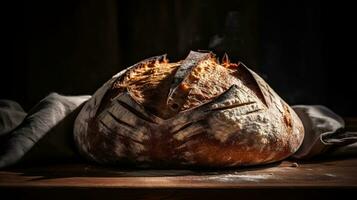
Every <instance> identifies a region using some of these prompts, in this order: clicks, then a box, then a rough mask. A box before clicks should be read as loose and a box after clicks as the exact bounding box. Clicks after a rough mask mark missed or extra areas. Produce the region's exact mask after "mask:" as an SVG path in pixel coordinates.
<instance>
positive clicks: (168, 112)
mask: <svg viewBox="0 0 357 200" xmlns="http://www.w3.org/2000/svg"><path fill="white" fill-rule="evenodd" d="M303 135H304V132H303V127H302V124H301V121H300V119H299V118H298V117H297V115H296V114H295V113H294V111H293V110H292V109H291V108H290V107H289V105H288V104H286V103H285V102H284V101H283V100H282V99H281V98H280V97H279V96H278V95H277V94H276V93H275V92H274V91H273V90H272V89H271V88H270V87H269V86H268V84H267V83H265V81H264V80H263V79H261V78H260V77H259V76H258V75H257V74H255V73H254V72H252V71H251V70H249V69H248V68H247V67H246V66H244V65H243V64H241V63H240V64H239V63H238V64H234V63H230V62H229V60H228V58H227V57H225V58H224V59H223V63H222V64H219V63H218V62H217V59H216V58H215V57H214V56H213V54H212V53H199V52H191V53H190V54H189V56H188V57H187V58H186V59H185V60H183V61H180V62H177V63H169V62H168V61H167V60H166V59H165V57H155V58H151V59H148V60H145V61H142V62H140V63H138V64H136V65H134V66H133V67H131V68H129V69H128V70H126V71H125V72H122V73H120V74H119V75H118V76H116V77H114V78H113V79H111V80H110V81H108V82H107V83H106V84H105V85H104V86H103V87H102V88H100V89H99V90H98V91H97V92H96V94H94V96H93V98H92V99H91V100H90V101H88V102H87V104H86V105H85V106H84V107H83V109H82V111H81V113H80V114H79V116H78V117H77V120H76V124H75V139H76V143H77V146H78V147H79V150H80V152H81V153H82V154H83V155H85V156H86V157H88V158H89V159H91V160H94V161H97V162H100V163H109V164H116V163H134V164H135V165H138V166H143V165H145V166H147V165H148V166H170V167H179V166H187V165H189V166H207V167H233V166H242V165H256V164H264V163H270V162H274V161H278V160H281V159H284V158H286V157H288V156H289V155H291V154H292V153H294V152H295V151H296V150H297V149H298V147H299V146H300V144H301V142H302V139H303Z"/></svg>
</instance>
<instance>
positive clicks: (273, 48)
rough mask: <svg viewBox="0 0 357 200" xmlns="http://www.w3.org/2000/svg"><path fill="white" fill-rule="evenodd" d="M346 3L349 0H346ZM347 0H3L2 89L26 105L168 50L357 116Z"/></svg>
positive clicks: (76, 90) (294, 100)
mask: <svg viewBox="0 0 357 200" xmlns="http://www.w3.org/2000/svg"><path fill="white" fill-rule="evenodd" d="M346 2H347V1H346ZM346 2H343V1H331V2H328V1H298V0H292V1H258V0H249V1H248V0H235V1H233V0H232V1H227V0H219V1H209V0H201V1H173V0H159V1H144V0H141V1H140V0H132V1H125V2H124V1H113V0H107V1H93V0H83V1H80V0H73V1H58V0H54V1H16V2H11V3H1V10H2V12H1V14H2V15H3V16H2V17H1V19H2V21H3V22H2V25H1V27H2V33H3V34H4V35H3V36H2V37H1V38H2V39H1V41H2V42H1V46H2V49H3V52H4V53H2V56H3V58H2V61H1V71H0V98H7V99H13V100H16V101H18V102H19V103H20V104H21V105H23V106H24V107H25V109H29V108H31V107H32V106H33V105H34V104H35V103H36V102H38V101H39V100H40V99H42V98H43V97H44V96H46V95H47V94H49V93H50V92H52V91H55V92H58V93H61V94H66V95H80V94H93V92H94V91H95V90H96V89H97V88H98V87H100V86H101V85H102V84H103V83H104V82H105V81H106V80H108V79H109V78H110V77H111V76H112V75H114V74H115V73H117V72H118V71H120V70H121V69H124V68H125V67H128V66H130V65H132V64H134V63H136V62H138V61H140V60H141V59H144V58H147V57H150V56H154V55H159V54H164V53H167V54H168V57H169V59H170V60H173V61H176V60H179V59H183V58H184V57H185V56H186V55H187V54H188V52H189V50H197V49H209V50H213V51H214V52H215V53H216V54H217V55H218V56H221V55H222V54H223V53H224V52H227V53H228V54H229V55H230V57H231V60H233V61H238V60H240V61H243V62H244V63H245V64H246V65H247V66H249V67H250V68H252V69H254V70H255V71H256V72H258V73H259V74H260V75H261V76H262V77H263V78H264V79H266V80H267V82H268V83H269V84H270V85H271V86H272V87H273V88H274V89H275V90H276V91H277V93H278V94H280V95H281V96H282V97H283V98H284V99H285V100H286V101H287V102H288V103H289V104H323V105H326V106H328V107H330V108H332V109H333V110H334V111H335V112H337V113H339V114H341V115H343V116H357V112H356V110H357V108H356V100H357V98H356V97H355V96H356V95H355V93H356V91H357V89H356V82H357V81H356V79H357V78H356V76H355V74H354V68H355V67H356V64H355V63H356V61H355V58H356V55H355V54H356V51H355V41H354V40H355V37H356V35H355V33H354V32H353V31H354V29H355V26H356V22H355V18H356V16H355V14H354V12H355V11H354V10H353V8H354V6H353V5H352V4H353V3H350V4H351V5H349V4H347V3H346Z"/></svg>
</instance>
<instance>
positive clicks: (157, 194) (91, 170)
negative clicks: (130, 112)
mask: <svg viewBox="0 0 357 200" xmlns="http://www.w3.org/2000/svg"><path fill="white" fill-rule="evenodd" d="M356 189H357V158H349V159H342V160H319V161H315V162H309V163H294V162H293V161H283V162H280V163H276V164H272V165H267V166H261V167H254V168H240V169H231V170H223V171H217V170H206V171H202V170H200V171H197V170H133V169H131V170H124V169H115V168H104V167H100V166H94V165H89V164H61V165H50V166H41V167H29V168H27V169H19V168H17V169H7V170H2V171H0V194H1V195H4V194H5V193H6V195H12V196H13V197H16V198H12V199H29V198H30V199H31V198H36V199H38V197H45V198H46V199H48V198H50V199H51V200H52V199H62V200H63V199H64V198H68V197H73V198H76V199H98V198H105V199H123V198H124V199H147V198H150V199H198V198H201V199H216V198H220V199H228V198H230V199H231V198H232V197H234V198H233V199H237V198H238V197H239V198H248V199H259V198H265V197H274V199H276V198H277V199H306V197H311V198H315V199H321V198H325V199H336V198H338V197H340V196H341V195H344V194H350V193H353V192H355V191H357V190H356ZM1 195H0V198H1Z"/></svg>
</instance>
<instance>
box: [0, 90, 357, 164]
mask: <svg viewBox="0 0 357 200" xmlns="http://www.w3.org/2000/svg"><path fill="white" fill-rule="evenodd" d="M89 98H90V96H63V95H59V94H57V93H52V94H50V95H48V96H47V97H45V98H44V99H42V100H41V101H40V102H39V103H38V104H37V105H36V106H34V107H33V108H32V109H31V110H30V111H29V113H25V111H24V110H23V109H22V108H21V106H20V105H19V104H18V103H16V102H14V101H10V100H0V144H1V147H0V168H2V167H7V166H11V165H13V164H17V163H21V162H39V161H41V162H43V161H50V160H56V161H66V160H67V161H68V160H75V159H79V154H78V153H77V151H76V148H75V146H74V141H73V124H74V120H75V118H76V116H77V114H78V112H79V111H80V109H81V105H83V103H84V102H85V101H86V100H88V99H89ZM293 109H294V110H295V111H296V113H297V114H298V116H299V117H300V119H301V120H302V122H303V124H304V128H305V137H304V141H303V143H302V145H301V146H300V148H299V150H298V151H297V152H296V153H295V154H294V155H293V156H292V158H293V159H305V160H306V159H314V158H316V157H318V156H346V155H348V156H351V155H357V132H349V131H346V130H345V129H344V126H345V124H344V121H343V119H342V118H341V117H340V116H339V115H337V114H336V113H334V112H333V111H331V110H330V109H328V108H327V107H324V106H321V105H296V106H293Z"/></svg>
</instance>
